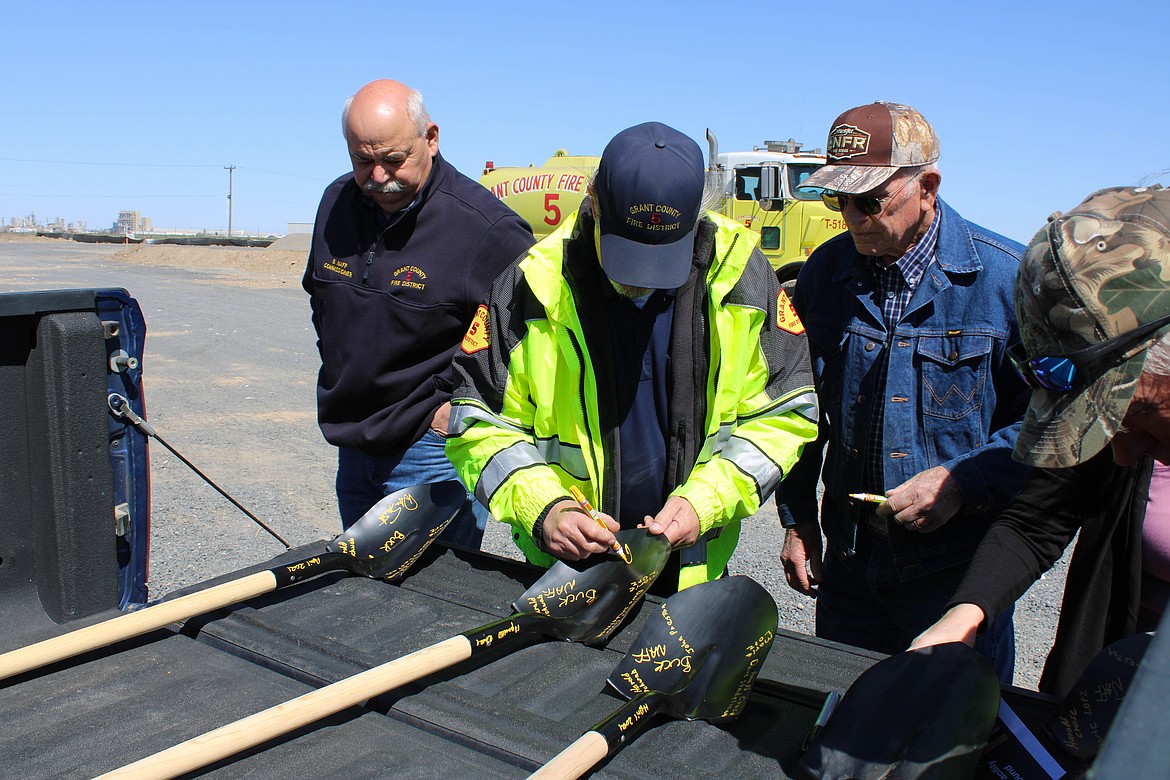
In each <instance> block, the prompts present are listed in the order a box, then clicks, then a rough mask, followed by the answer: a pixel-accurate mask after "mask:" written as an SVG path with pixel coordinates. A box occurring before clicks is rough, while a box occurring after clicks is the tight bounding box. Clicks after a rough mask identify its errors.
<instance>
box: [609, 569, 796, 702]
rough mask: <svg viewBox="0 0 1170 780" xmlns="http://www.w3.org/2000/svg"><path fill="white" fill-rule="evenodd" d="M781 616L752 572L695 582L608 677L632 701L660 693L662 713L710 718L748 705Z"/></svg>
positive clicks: (672, 600)
mask: <svg viewBox="0 0 1170 780" xmlns="http://www.w3.org/2000/svg"><path fill="white" fill-rule="evenodd" d="M777 621H778V616H777V610H776V602H775V601H774V600H773V599H772V596H771V595H770V594H769V593H768V591H766V590H764V588H763V587H761V586H760V584H759V583H757V582H756V581H755V580H753V579H752V578H751V577H745V576H736V577H725V578H723V579H719V580H712V581H711V582H704V583H701V584H699V585H693V586H691V587H689V588H687V589H686V590H684V591H680V592H679V593H676V594H675V595H673V596H671V597H670V598H668V599H667V600H666V601H664V602H663V603H662V605H661V607H660V609H659V611H658V614H657V615H653V616H651V618H650V620H649V622H647V624H646V626H645V627H644V628H643V629H642V633H640V634H639V635H638V638H637V639H636V640H635V641H634V644H633V645H631V646H630V650H629V652H627V653H626V656H625V658H623V659H622V660H621V662H620V663H619V664H618V665H617V668H616V669H614V671H613V674H611V675H610V676H609V684H610V685H612V686H613V687H614V689H615V690H616V691H617V692H618V693H620V694H621V695H622V696H625V697H626V698H627V699H632V698H634V697H636V696H639V695H643V694H648V693H658V694H661V696H659V697H658V703H657V706H658V708H659V710H660V711H662V712H665V713H666V714H668V715H672V716H674V717H676V718H686V719H687V720H695V719H696V718H701V719H703V720H708V721H711V722H712V723H714V722H718V721H721V720H729V719H731V718H734V717H736V716H737V715H739V713H740V712H741V711H742V710H743V708H744V705H745V704H747V699H748V694H750V693H751V689H752V685H753V684H754V683H755V681H756V676H757V675H758V674H759V671H760V668H761V667H762V666H763V664H764V659H765V658H766V657H767V655H768V650H770V649H771V647H772V640H773V639H775V637H776V625H777Z"/></svg>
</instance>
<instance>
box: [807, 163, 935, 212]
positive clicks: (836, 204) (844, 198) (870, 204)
mask: <svg viewBox="0 0 1170 780" xmlns="http://www.w3.org/2000/svg"><path fill="white" fill-rule="evenodd" d="M919 173H921V171H919V172H918V173H916V174H914V175H913V176H911V177H910V178H909V179H907V180H906V181H904V182H902V186H901V187H899V188H898V189H896V190H894V191H893V192H891V193H890V194H889V195H886V196H885V197H884V198H875V197H873V196H872V195H846V194H844V193H840V192H833V191H832V190H825V191H824V192H822V193H821V202H822V203H824V204H825V205H826V206H827V207H828V208H829V210H830V211H844V210H845V209H847V208H849V201H853V205H854V206H855V207H856V208H857V210H858V211H860V212H861V213H862V214H864V215H865V216H867V217H873V216H877V215H878V214H881V213H882V210H883V209H885V207H886V204H888V203H889V202H890V201H891V200H893V199H894V198H895V197H896V196H897V194H898V193H899V192H901V191H902V190H904V189H906V187H907V185H909V184H910V182H912V181H914V180H915V179H917V178H918V175H919Z"/></svg>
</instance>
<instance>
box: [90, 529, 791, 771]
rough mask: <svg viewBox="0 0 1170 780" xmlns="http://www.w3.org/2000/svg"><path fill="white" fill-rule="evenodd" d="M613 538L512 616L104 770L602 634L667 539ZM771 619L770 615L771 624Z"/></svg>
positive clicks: (161, 766)
mask: <svg viewBox="0 0 1170 780" xmlns="http://www.w3.org/2000/svg"><path fill="white" fill-rule="evenodd" d="M617 539H618V542H620V543H621V544H622V546H623V550H624V551H625V552H626V553H627V557H628V558H629V559H630V561H631V562H630V563H626V562H624V561H623V560H621V559H620V558H618V557H616V556H614V555H606V556H605V557H604V558H602V559H601V560H600V561H598V562H596V563H595V565H592V566H588V567H587V568H580V569H575V568H573V566H571V565H570V564H568V563H565V562H563V561H560V562H558V563H556V564H555V565H554V566H553V567H552V568H551V569H549V570H548V571H547V572H546V573H545V574H544V576H543V577H541V578H540V579H539V580H537V582H536V584H535V585H533V586H532V587H531V588H529V589H528V590H527V591H525V592H524V593H523V594H522V595H521V596H520V598H518V599H516V601H514V602H513V603H512V609H514V610H516V611H515V613H514V614H512V615H511V616H510V617H506V618H503V619H502V620H496V621H493V622H491V623H488V624H486V625H483V626H480V627H479V628H473V629H472V630H470V631H465V632H464V633H462V634H457V635H456V636H453V637H451V638H450V639H446V640H443V641H442V642H439V643H437V644H434V645H431V646H430V647H426V648H423V649H422V650H417V651H415V652H413V653H410V654H409V655H405V656H402V657H401V658H398V659H395V660H393V661H389V662H387V663H384V664H382V665H381V666H375V667H374V668H373V669H368V670H366V671H364V672H361V673H359V674H355V675H353V676H352V677H346V678H345V679H342V680H338V681H337V682H335V683H332V684H331V685H326V686H325V687H324V688H318V689H317V690H315V691H310V692H309V693H306V694H304V695H302V696H298V697H297V698H295V699H290V700H289V701H286V702H283V703H281V704H277V705H276V706H274V707H269V708H268V709H266V710H263V711H262V712H258V713H256V714H254V715H249V716H248V717H246V718H242V719H240V720H237V721H235V722H234V723H229V724H227V725H225V726H221V727H220V728H218V729H215V730H213V731H209V732H207V733H205V734H201V735H199V736H197V737H193V738H191V739H189V740H187V741H186V742H182V743H180V744H178V745H175V746H174V747H171V748H167V749H166V750H163V751H161V752H159V753H155V754H153V755H150V756H147V757H146V758H143V759H141V760H139V761H136V762H134V763H132V764H127V765H126V766H124V767H121V768H120V769H115V770H114V771H112V772H110V773H108V774H104V775H102V776H101V777H102V778H106V779H109V778H134V780H146V779H147V778H152V779H155V780H158V779H161V778H171V777H176V776H178V775H181V774H183V773H185V772H190V771H193V770H195V769H198V768H200V767H203V766H207V765H208V764H211V763H214V762H216V761H219V760H221V759H224V758H227V757H228V756H231V755H234V754H236V753H238V752H240V751H241V750H245V749H247V748H251V747H255V746H256V745H259V744H262V743H264V742H267V741H268V740H270V739H273V738H274V737H278V736H280V735H281V734H287V733H288V732H290V731H293V730H295V729H298V728H300V727H302V726H305V725H307V724H309V723H312V722H314V721H317V720H320V719H321V718H324V717H326V716H328V715H332V714H334V713H336V712H340V711H341V710H343V709H345V708H346V707H351V706H353V705H355V704H360V703H361V702H363V701H365V700H367V699H370V698H372V697H374V696H380V695H382V694H384V693H386V692H388V691H392V690H394V689H395V688H398V687H401V686H403V685H406V684H407V683H411V682H414V681H415V680H419V679H421V678H423V677H426V676H427V675H429V674H434V673H435V672H438V671H441V670H443V669H447V668H448V667H451V666H454V665H455V664H457V663H459V662H460V661H465V660H467V659H468V658H471V657H472V656H473V655H475V654H476V653H481V652H483V651H486V650H488V649H489V648H491V649H493V650H495V651H498V650H499V649H500V648H501V647H508V648H510V646H512V645H515V644H517V641H518V640H520V639H521V638H527V637H528V636H529V635H531V634H543V635H545V636H548V637H552V638H554V639H563V640H566V641H571V642H584V643H586V644H597V643H600V642H604V641H605V640H606V639H608V638H609V636H610V635H611V634H612V633H613V632H614V631H615V630H617V628H618V626H619V625H621V623H622V621H623V620H624V619H625V617H626V615H628V614H629V612H630V610H631V609H633V608H634V605H636V604H637V603H638V601H639V600H641V598H642V596H644V595H645V594H646V591H647V590H649V589H650V586H651V585H652V584H653V583H654V580H655V579H656V578H657V577H658V575H659V573H660V572H661V571H662V567H663V566H665V565H666V559H667V556H668V555H669V554H670V543H669V542H667V541H666V539H665V538H664V537H661V536H650V535H649V534H648V533H646V532H645V531H644V530H628V531H621V532H619V533H618V535H617ZM774 611H775V605H773V612H774ZM775 624H776V623H775V620H774V619H773V621H772V625H773V627H775Z"/></svg>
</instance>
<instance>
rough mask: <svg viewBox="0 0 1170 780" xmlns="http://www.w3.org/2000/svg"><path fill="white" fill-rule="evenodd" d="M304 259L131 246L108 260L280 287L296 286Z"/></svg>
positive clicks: (247, 251)
mask: <svg viewBox="0 0 1170 780" xmlns="http://www.w3.org/2000/svg"><path fill="white" fill-rule="evenodd" d="M45 240H47V241H53V240H55V239H45ZM307 257H308V252H305V251H300V250H289V249H270V248H265V249H257V248H243V247H226V246H177V245H174V244H131V245H128V246H127V247H126V248H125V249H124V250H122V251H119V252H117V253H116V254H114V255H113V257H112V259H114V260H118V261H120V262H123V263H130V264H134V263H137V264H140V265H174V266H179V267H182V268H217V269H228V270H233V271H240V272H242V273H243V274H245V275H248V276H252V275H254V276H255V278H252V279H248V280H247V281H244V282H243V283H244V284H247V286H250V287H281V286H284V285H288V284H294V285H296V284H300V282H301V274H303V273H304V271H305V260H306V259H307Z"/></svg>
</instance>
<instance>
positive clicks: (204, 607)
mask: <svg viewBox="0 0 1170 780" xmlns="http://www.w3.org/2000/svg"><path fill="white" fill-rule="evenodd" d="M273 590H276V577H275V575H273V574H272V572H270V571H262V572H258V573H256V574H251V575H248V576H247V577H241V578H240V579H238V580H232V581H231V582H225V583H223V584H222V585H216V586H214V587H211V588H207V589H206V590H201V591H199V592H197V593H191V594H189V595H186V596H180V597H179V598H177V599H171V600H169V601H160V602H159V603H157V604H153V605H151V606H149V607H146V608H145V609H140V610H138V611H137V612H130V613H128V614H125V615H119V616H118V617H116V618H111V619H109V620H105V621H103V622H101V623H95V624H94V625H92V626H86V627H85V628H79V629H77V630H76V631H70V632H69V633H68V634H61V635H60V636H55V637H53V638H52V639H46V640H45V641H43V642H37V643H35V644H31V645H28V646H26V647H22V648H20V649H18V650H12V651H10V652H7V653H4V654H3V655H0V680H4V679H7V678H9V677H12V676H13V675H17V674H21V673H23V672H27V671H30V670H32V669H37V668H39V667H41V666H47V665H49V664H51V663H55V662H57V661H61V660H64V659H66V658H72V657H73V656H76V655H81V654H82V653H86V652H89V651H90V650H97V649H98V648H99V647H105V646H106V645H112V644H113V643H114V642H119V641H121V640H123V639H129V638H130V637H135V636H140V635H142V634H146V633H149V632H150V631H154V630H155V629H156V628H162V627H163V626H166V625H170V624H171V623H174V622H175V621H177V620H183V619H185V618H189V617H192V616H193V615H201V614H203V613H204V612H210V611H211V610H213V609H218V608H219V607H225V606H227V605H229V604H237V603H239V602H241V601H246V600H247V599H250V598H253V597H255V596H259V595H260V594H262V593H268V592H269V591H273Z"/></svg>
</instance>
